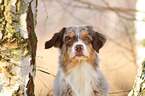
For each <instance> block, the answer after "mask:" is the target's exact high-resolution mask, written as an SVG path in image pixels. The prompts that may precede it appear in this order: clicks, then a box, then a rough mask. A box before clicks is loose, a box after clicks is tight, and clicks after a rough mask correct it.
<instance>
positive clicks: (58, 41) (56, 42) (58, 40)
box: [45, 28, 66, 49]
mask: <svg viewBox="0 0 145 96" xmlns="http://www.w3.org/2000/svg"><path fill="white" fill-rule="evenodd" d="M65 29H66V28H63V29H61V31H60V32H58V33H55V34H54V36H53V37H52V38H51V39H50V40H49V41H46V42H45V49H49V48H51V47H52V46H54V47H57V48H61V47H62V45H63V35H64V32H65Z"/></svg>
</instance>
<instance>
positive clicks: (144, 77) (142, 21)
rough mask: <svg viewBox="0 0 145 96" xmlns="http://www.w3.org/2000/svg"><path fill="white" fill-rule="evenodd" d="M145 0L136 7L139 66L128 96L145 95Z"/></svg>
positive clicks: (141, 0) (138, 2)
mask: <svg viewBox="0 0 145 96" xmlns="http://www.w3.org/2000/svg"><path fill="white" fill-rule="evenodd" d="M144 5H145V0H138V1H137V5H136V8H137V10H140V12H137V13H136V18H137V20H138V21H137V22H135V25H136V31H137V33H136V40H137V55H138V58H137V65H138V66H139V69H138V74H137V76H136V79H135V82H134V85H133V89H132V90H131V92H130V93H129V95H128V96H145V6H144Z"/></svg>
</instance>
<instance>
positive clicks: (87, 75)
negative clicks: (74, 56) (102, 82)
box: [67, 62, 97, 96]
mask: <svg viewBox="0 0 145 96" xmlns="http://www.w3.org/2000/svg"><path fill="white" fill-rule="evenodd" d="M96 79H97V71H96V70H95V69H94V68H93V66H92V65H90V64H88V63H86V62H83V63H80V64H78V65H77V66H76V67H75V68H73V69H72V70H71V71H70V72H69V74H68V76H67V82H68V83H69V84H70V86H71V88H72V90H73V93H74V94H75V96H92V93H93V85H92V84H93V81H94V80H96Z"/></svg>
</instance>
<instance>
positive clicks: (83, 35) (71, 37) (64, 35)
mask: <svg viewBox="0 0 145 96" xmlns="http://www.w3.org/2000/svg"><path fill="white" fill-rule="evenodd" d="M105 41H106V38H105V37H104V36H103V35H102V34H100V33H98V32H95V31H94V30H93V28H92V27H91V26H71V27H67V28H63V29H62V30H61V31H60V32H58V33H55V34H54V36H53V37H52V39H50V40H49V41H47V42H46V43H45V49H48V48H51V47H52V46H54V47H57V48H59V49H60V50H61V56H62V58H66V60H65V61H68V60H70V59H71V60H72V59H77V60H79V59H87V58H93V57H92V56H94V55H95V51H96V52H99V50H100V48H101V47H102V46H103V45H104V43H105Z"/></svg>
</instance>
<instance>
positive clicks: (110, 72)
mask: <svg viewBox="0 0 145 96" xmlns="http://www.w3.org/2000/svg"><path fill="white" fill-rule="evenodd" d="M136 2H137V0H38V17H37V26H36V35H37V38H38V47H37V57H36V60H37V62H36V66H37V67H36V68H37V72H36V76H35V95H36V96H46V95H47V94H48V93H51V91H52V89H53V80H54V78H55V77H54V75H55V74H56V72H57V69H58V49H56V48H51V49H48V50H46V49H44V43H45V41H47V40H49V39H50V38H51V37H52V36H53V34H54V33H56V32H58V31H59V30H60V29H61V28H62V27H64V26H72V25H91V26H93V27H94V30H96V31H98V32H101V33H103V34H104V35H105V36H106V37H107V42H106V44H105V46H104V47H103V48H102V49H101V51H100V53H99V54H100V55H99V56H100V67H101V70H102V72H103V74H104V75H105V77H106V79H107V81H108V82H109V85H110V90H109V96H127V94H128V93H129V91H130V90H131V89H132V86H133V83H134V79H135V75H136V73H137V68H138V67H137V52H136V40H135V33H136V26H135V22H138V20H137V19H136V17H135V12H138V11H139V10H136ZM42 71H43V72H42ZM44 71H45V72H44ZM46 72H49V73H50V74H46Z"/></svg>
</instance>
